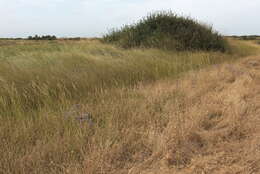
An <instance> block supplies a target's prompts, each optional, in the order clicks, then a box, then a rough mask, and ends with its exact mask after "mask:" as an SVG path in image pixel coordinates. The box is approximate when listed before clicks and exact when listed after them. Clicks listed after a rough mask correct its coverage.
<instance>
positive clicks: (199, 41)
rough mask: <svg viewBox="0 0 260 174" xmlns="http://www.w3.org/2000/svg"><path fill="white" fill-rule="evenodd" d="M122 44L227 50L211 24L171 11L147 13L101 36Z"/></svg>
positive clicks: (179, 48) (127, 45) (129, 46)
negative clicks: (138, 19)
mask: <svg viewBox="0 0 260 174" xmlns="http://www.w3.org/2000/svg"><path fill="white" fill-rule="evenodd" d="M103 41H104V42H106V43H114V44H117V45H119V46H121V47H123V48H134V47H145V48H151V47H152V48H162V49H168V50H180V51H183V50H207V51H210V50H211V51H221V52H225V51H226V50H227V47H228V45H227V42H226V40H224V39H223V37H222V36H221V35H220V34H218V33H217V32H215V31H213V29H212V27H210V26H207V25H203V24H200V23H198V22H197V21H195V20H193V19H191V18H189V17H182V16H178V15H176V14H175V13H173V12H171V11H161V12H156V13H152V14H149V15H148V16H147V17H144V18H143V19H141V20H140V21H139V22H137V23H135V24H132V25H125V26H123V27H122V28H121V29H114V30H112V31H111V32H109V33H108V34H106V35H105V36H104V37H103Z"/></svg>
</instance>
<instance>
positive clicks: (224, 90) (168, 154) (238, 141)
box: [128, 56, 260, 174]
mask: <svg viewBox="0 0 260 174" xmlns="http://www.w3.org/2000/svg"><path fill="white" fill-rule="evenodd" d="M175 83H176V84H177V85H171V84H161V83H160V84H158V85H157V86H155V87H152V88H153V89H152V90H156V88H157V90H159V89H161V88H163V89H164V88H178V89H181V90H182V92H184V93H185V94H186V97H185V99H184V100H183V105H182V107H181V109H180V108H179V109H178V113H177V112H176V113H175V114H174V115H175V117H176V114H177V115H178V118H179V119H178V120H176V119H173V120H172V121H171V123H169V125H168V127H167V128H166V130H165V131H164V132H163V133H162V135H160V136H158V143H161V146H160V147H159V150H158V152H157V153H154V154H153V155H152V157H150V158H149V159H146V160H145V161H144V162H143V163H141V164H136V165H135V166H134V167H133V168H131V169H130V170H129V172H128V173H129V174H159V173H161V174H172V173H176V174H260V56H254V57H248V58H245V59H241V60H239V61H238V62H237V63H233V64H222V65H215V66H213V67H212V66H211V67H209V68H206V69H203V70H201V71H199V72H198V73H197V72H196V73H194V72H191V73H189V74H188V75H187V76H185V77H184V78H183V79H181V80H178V82H175ZM149 92H151V91H149V90H148V91H147V93H149ZM177 123H178V124H177ZM178 125H179V126H178ZM176 132H177V133H176Z"/></svg>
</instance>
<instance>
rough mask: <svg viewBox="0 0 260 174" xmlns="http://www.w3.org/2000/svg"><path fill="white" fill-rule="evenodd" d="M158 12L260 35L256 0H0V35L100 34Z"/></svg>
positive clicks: (228, 31) (259, 3)
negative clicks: (170, 13) (170, 11)
mask: <svg viewBox="0 0 260 174" xmlns="http://www.w3.org/2000/svg"><path fill="white" fill-rule="evenodd" d="M158 10H172V11H173V12H176V13H177V14H182V15H185V16H191V17H193V18H195V19H198V20H199V21H202V22H204V23H207V24H210V25H213V27H214V28H215V29H216V30H217V31H219V32H220V33H222V34H225V35H233V34H235V35H242V34H259V35H260V20H259V18H260V0H250V1H249V0H217V1H213V0H0V37H27V36H29V35H35V34H39V35H45V34H50V35H56V36H59V37H77V36H80V37H96V36H102V34H104V33H106V32H107V31H108V30H109V29H111V28H117V27H120V26H121V25H123V24H130V23H132V22H135V21H137V20H138V19H140V18H141V17H142V16H145V15H146V14H147V13H149V12H152V11H158Z"/></svg>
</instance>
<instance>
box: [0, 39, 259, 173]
mask: <svg viewBox="0 0 260 174" xmlns="http://www.w3.org/2000/svg"><path fill="white" fill-rule="evenodd" d="M232 42H233V46H234V47H237V46H238V45H239V46H238V47H239V48H240V49H237V51H236V54H235V53H233V54H230V55H227V54H220V53H187V52H186V53H171V52H170V53H169V52H162V51H160V50H130V51H124V50H118V49H117V48H115V47H111V46H109V45H102V44H100V43H95V44H93V45H91V44H88V43H87V44H86V42H79V43H77V44H75V43H71V42H69V43H66V44H65V45H62V46H60V45H54V47H52V46H51V45H48V44H47V43H39V45H38V46H37V45H30V46H29V45H28V47H27V46H24V44H21V46H18V45H15V47H13V46H12V45H8V46H7V47H5V46H4V48H2V49H0V50H1V52H0V57H1V58H2V64H1V65H0V66H1V69H0V83H1V86H0V87H1V89H0V93H1V98H0V107H1V116H0V139H1V141H0V156H1V159H0V173H4V174H6V173H7V174H8V173H10V174H11V173H14V174H16V173H37V174H38V173H53V174H54V173H55V174H56V173H76V174H77V173H78V174H80V173H87V174H101V173H102V174H106V173H111V174H112V173H118V174H119V173H122V174H123V173H130V174H134V173H143V174H148V173H185V174H186V173H198V174H199V173H203V172H204V173H221V172H222V173H225V172H227V171H228V172H230V173H236V172H237V173H238V172H240V173H250V172H251V173H252V172H255V173H257V172H259V167H258V166H259V160H260V159H259V158H260V156H259V142H260V141H259V107H260V106H259V103H258V102H257V101H258V100H259V57H257V56H256V57H250V58H247V59H241V60H239V62H238V63H233V62H230V61H233V60H236V59H237V58H238V57H241V56H243V55H248V54H257V48H258V47H256V48H252V47H250V46H249V47H248V46H246V45H243V43H242V42H241V43H240V42H239V43H237V42H235V41H232ZM91 43H92V42H91ZM52 44H53V43H52ZM55 44H56V43H55ZM62 44H64V43H62ZM67 44H68V45H67ZM236 44H237V45H236ZM3 50H4V51H3ZM14 50H15V52H14ZM151 57H152V59H151ZM3 58H6V59H3ZM7 58H8V59H7ZM188 58H193V59H188ZM217 58H219V59H217ZM37 60H38V61H37ZM89 60H91V61H89ZM119 60H120V61H119ZM209 60H211V61H209ZM224 61H229V62H230V63H229V64H228V63H226V64H223V65H221V64H219V63H221V62H224ZM44 63H47V64H44ZM176 64H177V65H178V66H176ZM210 64H216V65H211V66H209V65H210ZM47 65H48V66H47ZM136 66H137V67H138V68H136ZM82 67H83V68H82ZM172 67H173V69H171V68H172ZM176 67H183V68H182V69H178V68H177V70H178V71H175V70H176V69H175V68H176ZM202 67H205V69H203V70H200V71H199V70H198V68H202ZM46 68H47V69H46ZM101 68H103V69H101ZM106 68H107V69H106ZM83 69H86V71H83ZM90 69H91V71H90ZM140 69H142V70H144V71H140ZM170 70H172V71H170ZM187 71H189V72H188V73H187V74H182V77H179V78H177V77H178V76H179V75H180V73H183V72H187ZM130 72H133V74H132V75H133V76H131V77H133V79H132V80H134V83H129V81H128V80H129V79H128V77H129V73H130ZM136 72H137V74H135V73H136ZM165 72H167V73H165ZM169 72H170V73H169ZM89 74H90V75H91V76H87V75H89ZM135 75H136V76H135ZM139 77H141V78H139ZM172 77H174V78H172ZM71 79H74V80H73V81H71ZM90 79H91V80H90ZM100 79H103V83H105V85H104V86H101V87H100V86H99V85H100V84H102V83H100ZM111 79H113V80H111ZM160 79H164V80H160ZM71 82H73V83H74V84H76V86H75V87H73V86H71V84H73V83H71ZM148 82H149V83H148ZM52 91H55V92H56V93H54V94H55V95H54V94H53V93H49V92H52ZM35 101H37V102H39V103H41V105H37V104H38V103H37V102H35ZM39 106H40V107H39ZM86 115H88V116H86ZM89 115H91V116H89ZM79 117H83V119H81V118H79Z"/></svg>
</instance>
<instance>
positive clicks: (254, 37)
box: [231, 35, 260, 40]
mask: <svg viewBox="0 0 260 174" xmlns="http://www.w3.org/2000/svg"><path fill="white" fill-rule="evenodd" d="M231 37H233V38H235V39H240V40H260V35H242V36H236V35H233V36H231Z"/></svg>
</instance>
